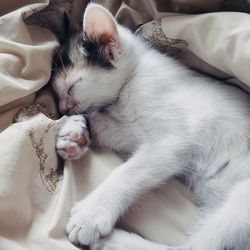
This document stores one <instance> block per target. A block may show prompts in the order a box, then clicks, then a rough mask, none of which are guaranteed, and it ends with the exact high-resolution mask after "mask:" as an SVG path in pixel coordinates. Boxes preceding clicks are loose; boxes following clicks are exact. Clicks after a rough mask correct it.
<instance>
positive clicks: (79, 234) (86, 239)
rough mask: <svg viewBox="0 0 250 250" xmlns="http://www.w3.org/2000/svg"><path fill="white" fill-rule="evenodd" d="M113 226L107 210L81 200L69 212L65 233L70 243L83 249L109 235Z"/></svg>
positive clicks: (110, 215)
mask: <svg viewBox="0 0 250 250" xmlns="http://www.w3.org/2000/svg"><path fill="white" fill-rule="evenodd" d="M113 225H114V221H113V218H112V214H111V213H110V211H109V210H108V209H104V208H103V207H101V206H99V205H97V204H96V203H93V204H91V202H87V201H85V200H83V201H80V202H78V203H77V204H76V205H75V206H74V207H73V209H72V210H71V214H70V218H69V222H68V224H67V226H66V233H67V235H68V239H69V240H70V242H72V243H73V244H74V245H75V246H81V247H83V248H84V247H89V246H90V245H91V244H93V243H94V242H97V241H98V240H99V239H100V238H102V237H104V236H107V235H109V233H110V232H111V230H112V228H113Z"/></svg>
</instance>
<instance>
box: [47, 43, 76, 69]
mask: <svg viewBox="0 0 250 250" xmlns="http://www.w3.org/2000/svg"><path fill="white" fill-rule="evenodd" d="M68 52H69V43H68V42H66V43H65V44H64V45H63V46H61V47H60V48H59V50H57V51H56V53H55V55H54V58H53V67H52V68H53V72H54V73H56V72H57V71H58V70H61V69H64V68H67V67H70V66H73V63H72V62H71V60H70V58H69V54H68Z"/></svg>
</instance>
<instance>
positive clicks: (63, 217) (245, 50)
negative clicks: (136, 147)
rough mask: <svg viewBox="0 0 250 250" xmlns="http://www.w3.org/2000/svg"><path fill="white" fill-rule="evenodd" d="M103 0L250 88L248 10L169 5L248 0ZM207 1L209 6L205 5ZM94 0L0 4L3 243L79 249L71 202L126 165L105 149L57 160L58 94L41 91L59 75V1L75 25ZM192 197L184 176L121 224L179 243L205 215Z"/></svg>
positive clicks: (153, 38) (167, 48)
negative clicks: (55, 67) (54, 61)
mask: <svg viewBox="0 0 250 250" xmlns="http://www.w3.org/2000/svg"><path fill="white" fill-rule="evenodd" d="M99 2H102V3H103V4H104V5H105V6H106V7H108V8H109V9H110V10H111V11H112V12H113V14H115V16H116V18H117V20H119V22H121V23H123V24H125V25H127V26H129V27H130V28H131V29H132V30H134V31H135V30H137V33H139V34H141V35H142V36H143V37H144V38H145V39H147V40H149V41H150V42H152V43H153V44H154V45H155V46H156V47H157V48H158V49H160V50H162V51H163V52H169V53H171V54H174V55H175V56H178V57H180V58H182V59H183V60H184V61H185V63H187V64H188V65H189V66H190V67H193V68H196V69H198V70H200V71H203V72H206V73H208V74H213V75H216V76H217V77H220V78H221V79H224V80H227V81H229V82H230V83H236V84H240V85H241V86H243V87H244V88H246V89H247V86H250V76H249V74H248V67H249V66H248V65H249V63H248V61H249V57H250V55H249V53H250V52H249V51H250V45H249V44H250V32H249V31H250V30H249V29H250V28H249V27H250V26H249V23H250V17H249V16H248V15H247V14H244V13H236V12H235V13H233V12H223V13H221V12H220V13H218V12H217V13H208V14H201V15H186V14H173V13H167V12H168V11H171V10H178V11H184V10H185V11H186V12H190V13H191V12H195V13H197V12H201V11H211V10H220V9H222V10H233V9H237V10H242V9H244V11H246V12H247V11H248V5H247V3H244V1H239V2H240V3H241V5H240V4H238V5H237V6H235V5H233V2H232V1H231V2H230V1H215V0H213V1H211V2H210V5H206V4H205V1H202V0H199V1H194V0H192V1H178V0H176V1H164V0H154V1H151V0H143V1H142V0H141V1H139V0H137V1H125V0H124V1H122V0H105V1H99ZM198 2H200V3H201V2H203V5H197V3H198ZM207 2H209V1H207ZM222 2H224V5H223V4H222ZM180 3H181V4H184V3H185V4H186V5H185V6H184V5H181V6H180ZM230 3H231V5H230ZM226 4H227V5H226ZM85 5H86V1H80V0H75V1H73V0H54V1H52V0H51V1H50V2H49V0H22V1H17V0H12V1H2V2H1V3H0V15H1V16H0V93H1V96H0V131H1V133H0V159H1V164H0V199H1V200H0V249H1V250H2V249H3V250H7V249H11V250H18V249H25V250H27V249H32V250H36V249H51V250H52V249H53V250H64V249H65V250H66V249H67V250H70V249H72V250H73V249H76V248H75V247H74V246H73V245H71V244H70V243H69V242H68V241H67V239H66V236H65V233H64V227H65V224H66V222H67V216H68V213H69V211H70V208H71V207H72V206H73V204H74V202H75V201H77V200H79V199H81V198H83V197H84V196H85V195H86V194H87V193H88V192H89V191H90V190H92V189H93V188H95V187H96V186H97V185H98V184H99V183H101V182H102V181H103V180H104V179H105V178H106V177H107V176H108V175H109V174H110V172H111V171H112V169H113V168H114V167H116V166H117V165H119V164H120V163H121V160H120V159H118V158H117V157H116V156H114V155H112V154H110V153H97V152H89V153H88V154H87V155H86V156H85V157H84V158H83V159H82V160H80V161H76V162H65V163H63V162H62V161H60V160H58V159H57V156H56V153H55V149H54V147H55V134H56V129H57V127H58V126H59V125H60V122H61V120H57V118H58V117H57V113H56V108H55V103H54V100H53V97H52V95H51V92H50V91H49V90H48V89H42V90H40V91H38V90H39V89H41V88H42V87H43V86H44V85H46V83H47V82H48V80H49V78H50V74H51V58H52V55H53V52H54V50H55V49H56V47H57V46H58V42H57V39H56V36H55V35H57V37H58V38H59V39H62V37H63V34H62V27H61V23H60V16H61V14H60V9H61V8H63V9H66V10H68V11H69V13H70V15H71V18H72V21H73V22H74V24H75V27H76V28H79V27H80V25H79V24H80V22H81V15H82V12H83V9H84V6H85ZM176 6H177V7H176ZM178 6H179V7H178ZM195 6H203V7H202V9H201V8H200V9H199V8H198V9H196V8H195ZM244 6H245V7H244ZM223 8H224V9H223ZM139 26H140V28H139V29H137V28H138V27H139ZM49 29H51V31H52V32H51V31H50V30H49ZM201 59H202V60H201ZM212 66H213V67H212ZM215 67H216V68H215ZM38 113H39V114H38ZM36 114H38V115H36ZM63 165H64V166H63ZM63 167H64V171H63V172H62V169H63ZM191 200H192V197H191V195H190V194H189V193H188V192H187V191H186V190H185V188H184V187H183V186H182V185H181V184H180V183H178V182H177V181H175V180H172V181H169V183H167V184H166V185H164V186H162V187H161V189H158V190H154V191H153V194H149V195H148V196H147V197H145V198H144V200H142V201H141V203H140V204H139V205H137V208H136V209H133V211H130V212H129V213H128V214H126V215H125V218H124V219H123V222H122V225H123V226H124V227H126V228H128V229H130V230H134V231H136V232H138V233H140V234H141V235H143V236H145V237H147V238H149V239H152V240H154V241H158V242H165V243H168V244H170V245H173V244H177V243H179V242H181V241H182V240H183V239H184V237H185V232H186V231H187V230H188V229H190V228H191V227H192V224H193V222H194V221H195V218H196V214H197V213H196V209H195V207H194V205H193V204H192V201H191Z"/></svg>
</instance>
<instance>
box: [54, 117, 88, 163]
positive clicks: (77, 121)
mask: <svg viewBox="0 0 250 250" xmlns="http://www.w3.org/2000/svg"><path fill="white" fill-rule="evenodd" d="M89 144H90V138H89V131H88V128H87V122H86V119H85V118H84V117H83V116H82V115H72V116H67V117H65V118H64V121H63V124H62V126H61V127H60V129H59V131H58V134H57V138H56V150H57V153H58V154H59V155H60V156H61V157H62V158H63V159H65V160H77V159H79V158H81V157H82V156H83V155H84V154H85V153H86V152H87V150H88V146H89Z"/></svg>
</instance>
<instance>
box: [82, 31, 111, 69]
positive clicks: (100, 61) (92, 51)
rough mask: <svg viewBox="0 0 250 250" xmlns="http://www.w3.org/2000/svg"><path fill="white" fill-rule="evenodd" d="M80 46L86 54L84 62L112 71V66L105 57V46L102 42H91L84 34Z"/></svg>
mask: <svg viewBox="0 0 250 250" xmlns="http://www.w3.org/2000/svg"><path fill="white" fill-rule="evenodd" d="M80 42H81V46H82V47H83V48H84V50H85V52H86V54H85V57H86V60H87V62H88V63H89V64H91V65H97V66H100V67H102V68H105V69H113V68H114V66H113V64H112V63H111V62H110V61H109V59H108V58H107V57H106V56H105V52H104V49H105V46H106V44H105V43H104V42H100V41H96V40H94V41H91V40H90V39H89V38H88V37H87V35H86V34H85V33H84V34H83V35H82V37H81V41H80Z"/></svg>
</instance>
